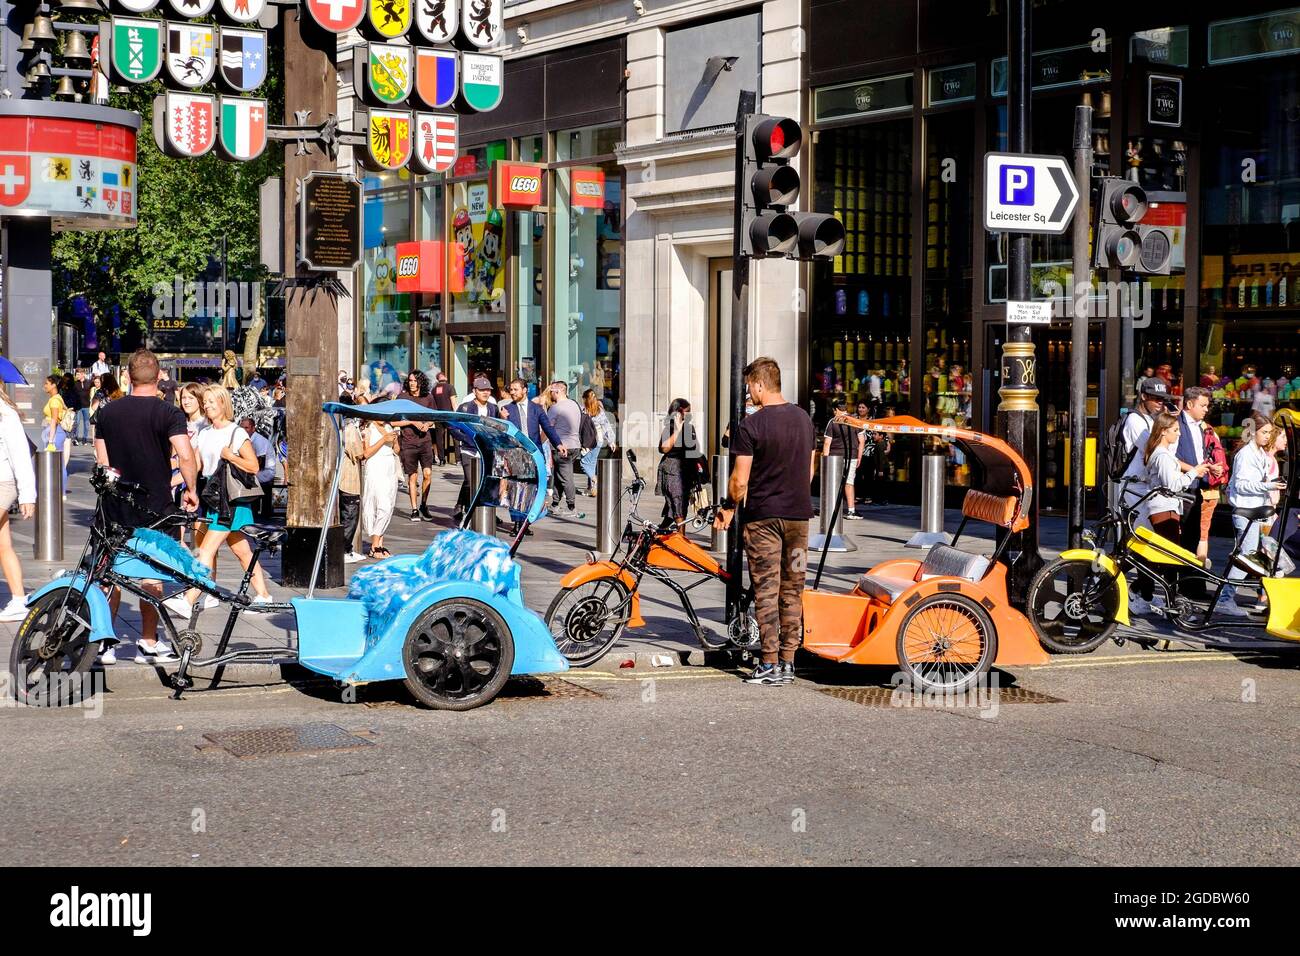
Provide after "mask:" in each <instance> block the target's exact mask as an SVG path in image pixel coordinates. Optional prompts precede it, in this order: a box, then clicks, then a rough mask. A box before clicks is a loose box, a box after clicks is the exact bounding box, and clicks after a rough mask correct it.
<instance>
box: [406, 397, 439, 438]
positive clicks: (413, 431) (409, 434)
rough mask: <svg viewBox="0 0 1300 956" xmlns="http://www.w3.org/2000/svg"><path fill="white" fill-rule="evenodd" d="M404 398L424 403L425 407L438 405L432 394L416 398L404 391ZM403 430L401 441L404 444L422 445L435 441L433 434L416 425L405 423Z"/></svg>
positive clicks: (416, 402) (419, 403) (420, 403)
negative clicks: (434, 401)
mask: <svg viewBox="0 0 1300 956" xmlns="http://www.w3.org/2000/svg"><path fill="white" fill-rule="evenodd" d="M402 398H404V399H406V400H407V401H409V402H415V404H417V405H423V406H424V407H425V408H430V409H431V408H436V407H437V406H435V405H434V404H433V396H432V395H425V396H423V397H421V398H416V397H415V396H414V395H412V394H411V393H410V392H404V393H403V394H402ZM401 431H402V434H401V442H402V444H403V445H408V446H409V445H422V444H427V443H428V442H431V441H433V435H432V434H430V433H429V432H426V431H421V430H420V429H418V428H416V427H415V426H414V425H403V426H402V429H401Z"/></svg>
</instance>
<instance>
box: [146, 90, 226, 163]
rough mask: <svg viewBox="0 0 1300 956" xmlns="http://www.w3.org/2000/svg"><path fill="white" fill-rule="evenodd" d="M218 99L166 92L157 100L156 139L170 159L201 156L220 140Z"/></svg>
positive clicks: (155, 141) (154, 132) (155, 111)
mask: <svg viewBox="0 0 1300 956" xmlns="http://www.w3.org/2000/svg"><path fill="white" fill-rule="evenodd" d="M216 111H217V103H216V98H215V97H212V96H204V95H203V94H201V93H175V92H171V91H169V92H167V93H162V94H160V95H158V96H155V97H154V101H153V140H154V143H155V144H156V145H157V146H158V148H159V149H160V150H162V151H163V152H164V153H166V154H167V155H169V156H202V155H203V154H204V153H206V152H208V151H209V150H210V149H212V145H213V143H215V142H216V139H217V125H216Z"/></svg>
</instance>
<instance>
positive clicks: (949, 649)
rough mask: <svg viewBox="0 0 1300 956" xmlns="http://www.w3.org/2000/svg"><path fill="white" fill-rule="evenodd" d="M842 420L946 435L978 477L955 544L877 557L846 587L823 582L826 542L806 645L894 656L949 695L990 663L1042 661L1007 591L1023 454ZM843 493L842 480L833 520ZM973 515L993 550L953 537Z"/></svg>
mask: <svg viewBox="0 0 1300 956" xmlns="http://www.w3.org/2000/svg"><path fill="white" fill-rule="evenodd" d="M842 421H844V422H845V423H846V424H848V425H851V426H853V427H855V428H864V429H866V430H867V431H869V432H873V433H877V434H885V435H899V436H901V435H915V436H917V437H920V438H931V439H939V440H942V441H946V442H951V443H952V444H955V445H956V446H957V447H958V448H959V449H961V451H962V452H964V453H965V455H966V457H967V460H968V461H972V462H974V463H976V464H977V466H978V467H977V469H975V471H976V473H977V474H978V475H980V476H981V477H982V481H979V482H978V486H979V490H976V488H975V487H972V488H971V489H970V490H968V491H967V492H966V497H965V499H964V500H963V501H962V508H961V512H962V519H961V524H960V526H958V528H957V534H956V536H955V537H954V538H953V542H952V544H950V545H942V544H940V545H935V546H933V547H932V548H930V550H929V551H928V552H927V553H926V555H925V556H924V558H923V559H921V560H915V559H912V558H899V559H894V560H890V561H882V562H881V563H880V564H877V565H876V566H875V567H873V568H872V569H871V570H870V571H868V572H867V573H866V574H864V575H862V576H861V577H860V578H859V579H858V582H857V584H856V585H855V586H854V588H853V590H852V591H850V592H848V593H847V594H832V593H829V592H826V591H822V590H819V585H820V583H821V572H822V566H823V564H824V563H825V560H826V551H825V549H823V551H822V554H821V558H820V560H819V562H818V565H817V574H816V577H815V579H814V581H813V586H812V587H811V588H808V589H806V590H805V591H804V592H803V623H804V634H803V647H804V650H806V651H809V652H811V653H813V654H816V655H817V656H819V657H825V658H827V659H829V660H833V661H841V662H844V663H848V664H893V663H895V662H896V663H897V664H898V666H899V668H900V669H901V670H902V673H903V675H904V677H905V678H906V679H907V680H908V681H909V682H910V684H911V686H912V687H913V688H914V689H916V690H919V691H936V692H941V693H947V694H956V693H961V692H963V691H966V690H968V689H970V688H972V687H973V686H974V685H975V684H976V683H977V682H978V681H980V679H981V677H982V675H983V674H984V673H986V672H987V671H988V669H989V668H990V667H991V666H992V665H995V664H996V665H999V666H1014V665H1025V664H1045V663H1047V661H1048V656H1047V653H1046V652H1045V651H1044V650H1043V648H1042V646H1041V645H1040V644H1039V643H1038V638H1037V636H1036V634H1035V632H1034V628H1033V625H1032V624H1030V622H1029V620H1028V619H1027V618H1026V617H1025V616H1024V615H1023V614H1021V613H1020V612H1019V611H1017V610H1016V609H1015V608H1013V607H1012V606H1011V602H1010V601H1009V600H1008V598H1007V568H1008V565H1007V563H1006V551H1007V544H1008V542H1009V541H1010V539H1011V533H1012V532H1016V531H1021V530H1023V529H1024V528H1025V527H1027V526H1028V524H1029V517H1028V511H1029V506H1030V501H1031V496H1032V493H1033V480H1032V476H1031V474H1030V471H1029V467H1028V466H1027V465H1026V464H1025V462H1024V460H1023V459H1022V458H1021V457H1020V456H1019V455H1018V454H1016V452H1015V451H1013V450H1012V449H1011V447H1010V446H1009V445H1007V443H1006V442H1004V441H1002V440H1001V439H998V438H993V437H992V436H990V435H984V434H981V433H980V432H974V431H967V430H966V429H962V428H944V427H940V426H935V425H927V424H925V423H924V422H922V421H920V420H919V419H916V418H911V417H909V416H897V417H894V418H882V419H876V420H872V421H864V420H862V419H856V418H846V419H843V420H842ZM843 500H844V491H843V488H841V489H840V492H839V495H838V496H837V499H836V501H835V506H834V507H835V510H834V511H833V512H832V516H831V517H832V526H833V522H834V520H835V519H836V518H837V517H838V516H839V511H840V508H841V507H842V503H843ZM824 506H825V505H823V507H824ZM972 520H974V521H984V522H987V523H988V524H991V525H993V526H995V527H996V528H997V529H998V532H997V538H998V540H997V543H996V545H995V547H994V548H993V552H992V554H990V555H987V556H985V555H982V554H980V553H978V545H968V546H967V548H961V547H959V546H958V545H959V543H960V542H961V536H962V532H963V531H965V530H966V524H967V522H969V521H972ZM829 537H830V536H829V535H828V536H827V538H828V539H829Z"/></svg>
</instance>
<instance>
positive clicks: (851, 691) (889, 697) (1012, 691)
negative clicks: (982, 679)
mask: <svg viewBox="0 0 1300 956" xmlns="http://www.w3.org/2000/svg"><path fill="white" fill-rule="evenodd" d="M818 689H819V690H820V691H821V692H822V693H823V694H825V695H826V696H827V697H834V698H835V699H836V700H846V701H848V702H849V703H852V704H861V705H862V706H863V707H893V708H897V709H900V710H906V709H915V708H923V709H932V710H949V709H952V710H958V709H963V708H970V707H988V706H989V705H990V704H999V705H1001V704H1063V703H1065V701H1064V700H1062V699H1061V698H1059V697H1053V696H1051V695H1050V694H1044V693H1042V692H1040V691H1036V690H1030V689H1029V688H1028V687H997V688H991V689H990V688H979V689H978V691H976V690H971V691H970V692H968V693H965V694H952V695H948V696H947V697H944V696H942V695H939V694H933V695H927V694H916V695H913V694H912V693H910V692H908V691H907V690H903V689H899V688H894V687H821V688H818Z"/></svg>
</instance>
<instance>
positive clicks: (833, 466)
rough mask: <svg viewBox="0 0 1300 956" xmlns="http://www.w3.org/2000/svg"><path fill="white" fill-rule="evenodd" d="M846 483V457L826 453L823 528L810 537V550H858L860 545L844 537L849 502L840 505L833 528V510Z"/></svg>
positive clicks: (822, 513) (823, 478)
mask: <svg viewBox="0 0 1300 956" xmlns="http://www.w3.org/2000/svg"><path fill="white" fill-rule="evenodd" d="M843 484H844V458H843V456H842V455H825V456H823V458H822V493H821V519H820V527H821V530H820V531H819V532H818V533H817V534H814V535H810V536H809V537H808V550H809V551H812V550H817V551H820V550H822V549H823V548H825V549H826V550H827V551H856V550H858V546H857V545H856V544H854V543H853V542H852V541H850V540H849V539H848V538H846V537H844V508H846V507H847V504H844V505H841V506H840V513H839V514H838V515H836V517H835V526H834V527H833V528H832V527H831V526H830V524H831V512H832V511H834V510H835V502H836V498H837V496H838V495H839V494H840V488H841V487H842V486H843ZM828 538H829V539H830V547H826V542H827V539H828Z"/></svg>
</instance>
